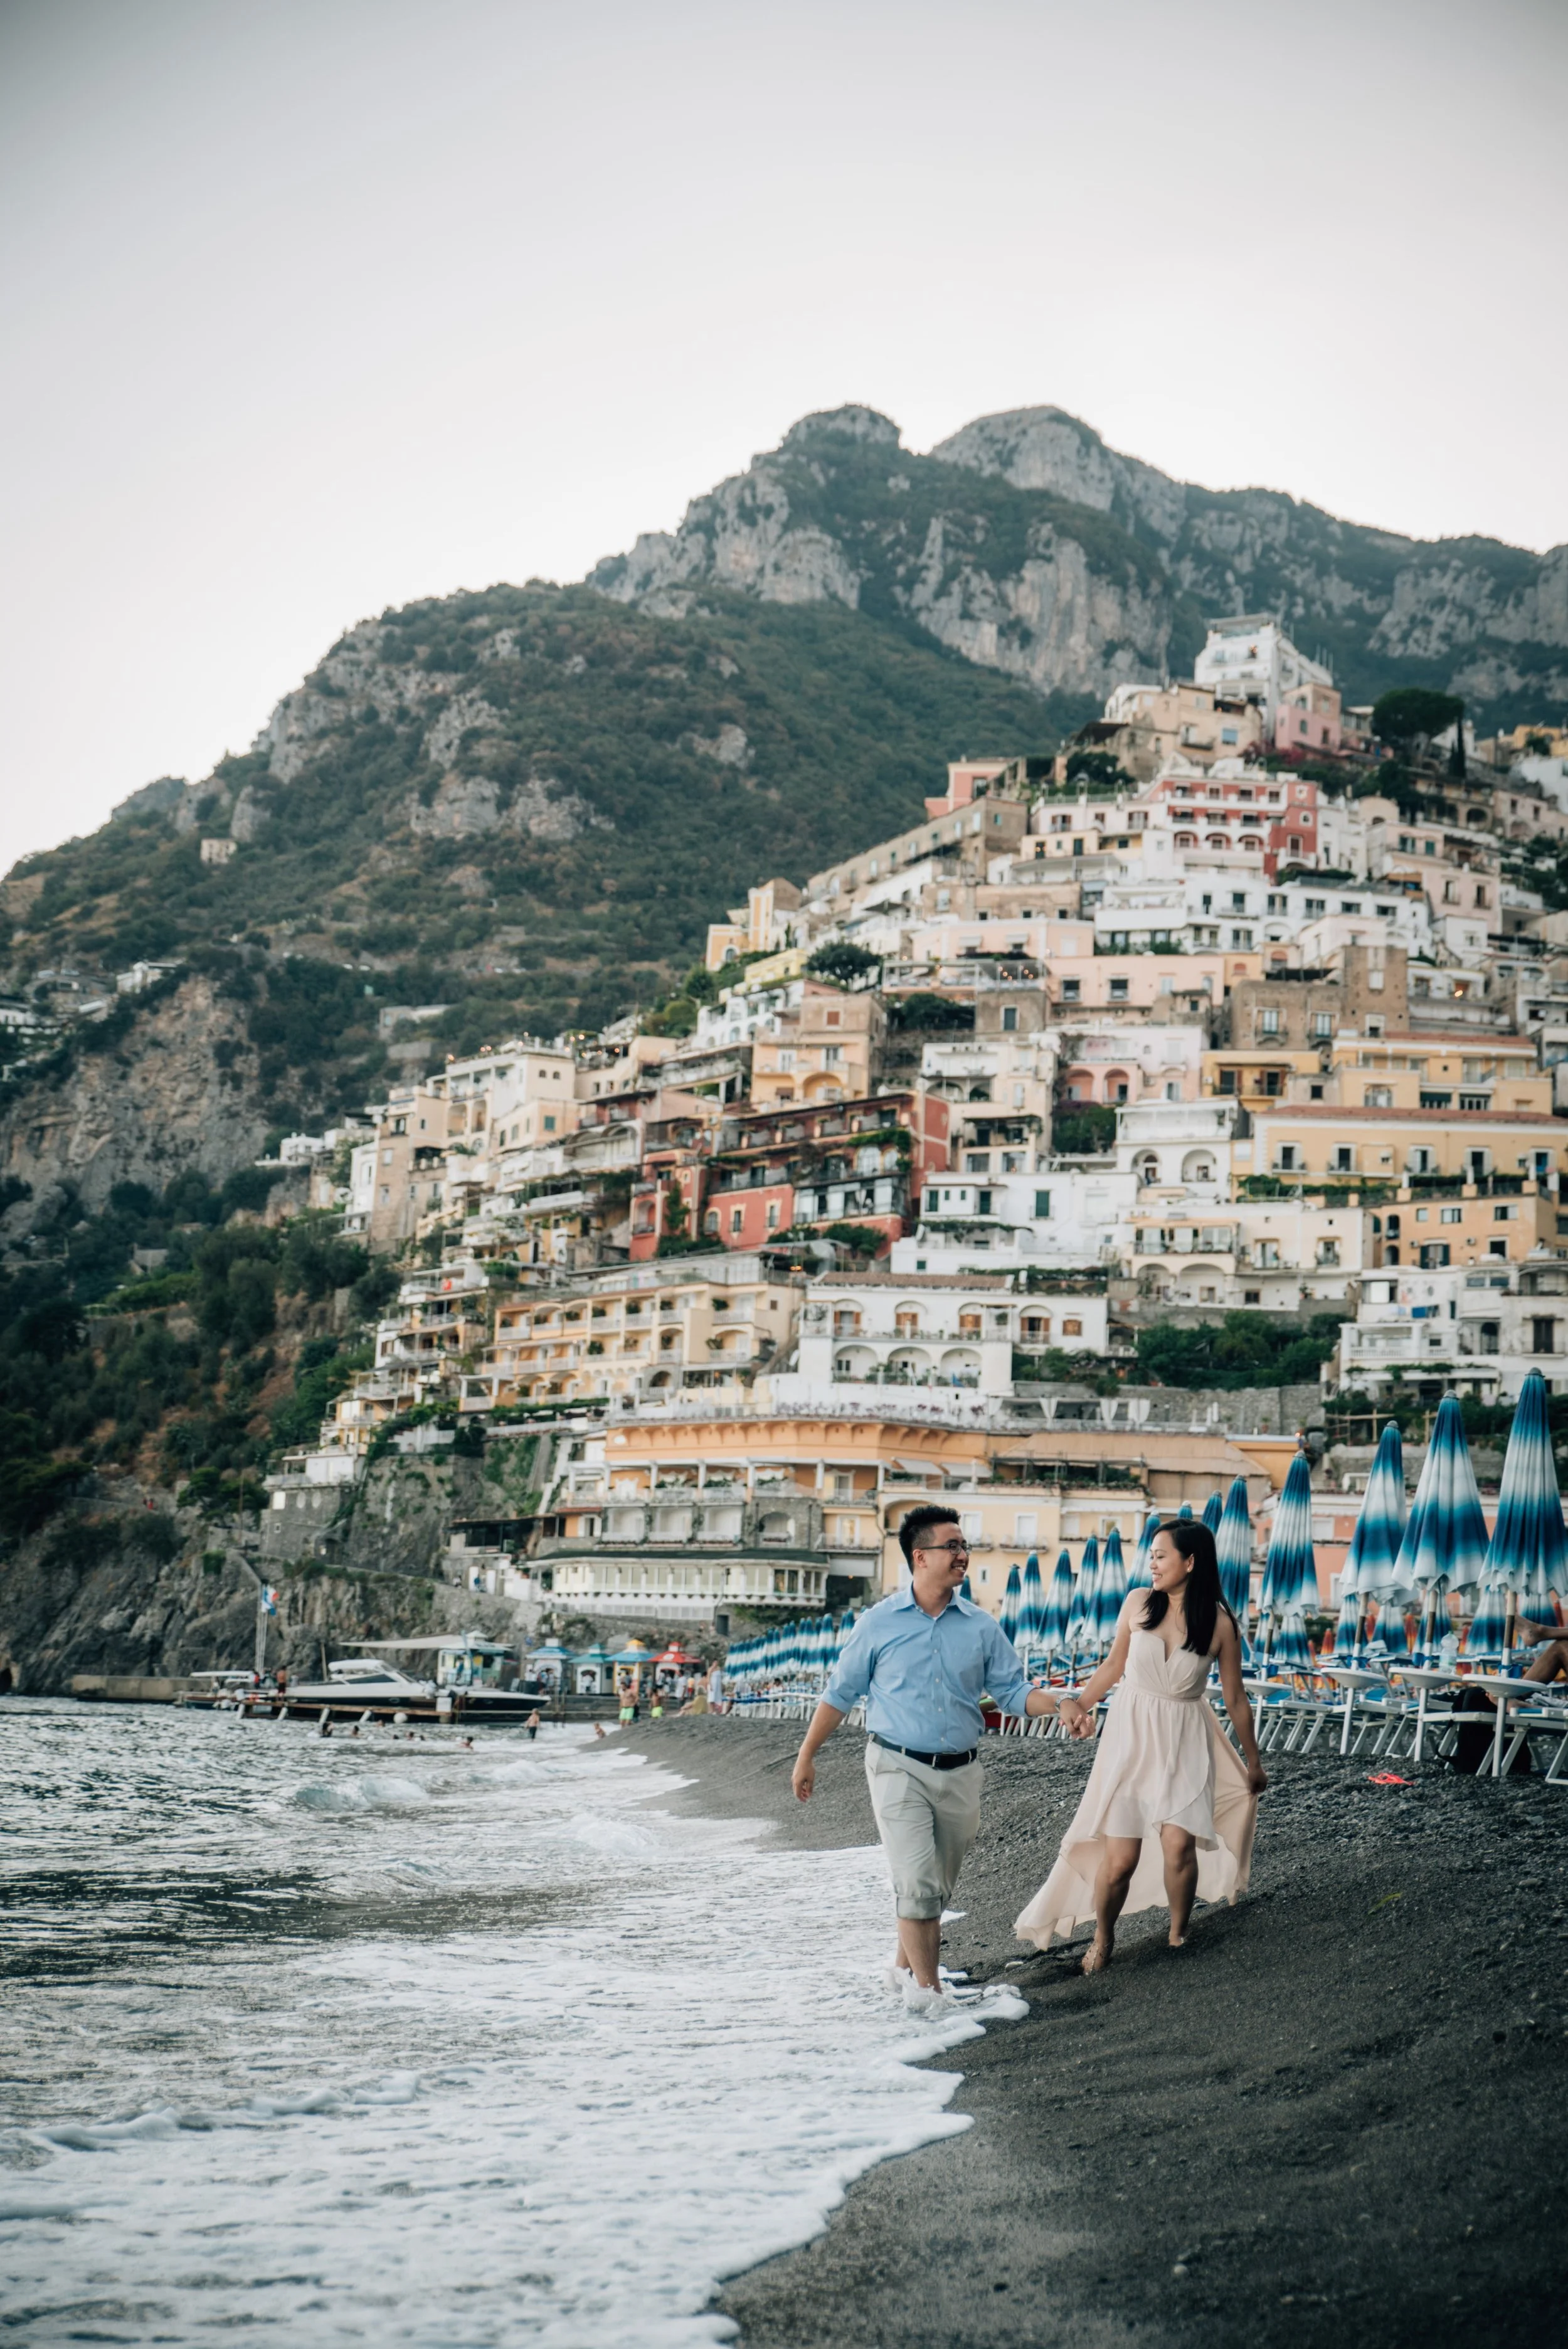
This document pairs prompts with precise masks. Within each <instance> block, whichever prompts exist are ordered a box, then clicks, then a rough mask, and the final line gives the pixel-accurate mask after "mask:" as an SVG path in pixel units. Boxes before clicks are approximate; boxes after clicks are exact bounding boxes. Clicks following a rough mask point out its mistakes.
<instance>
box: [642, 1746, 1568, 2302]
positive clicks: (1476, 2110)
mask: <svg viewBox="0 0 1568 2349" xmlns="http://www.w3.org/2000/svg"><path fill="white" fill-rule="evenodd" d="M799 1734H800V1733H799V1728H798V1727H797V1726H796V1725H794V1724H788V1723H761V1722H758V1723H748V1722H738V1721H731V1720H728V1719H725V1718H713V1717H710V1718H708V1719H706V1720H704V1719H693V1718H689V1717H688V1718H684V1719H674V1720H670V1721H665V1722H662V1723H647V1724H641V1725H639V1726H638V1727H637V1728H636V1729H634V1730H632V1731H629V1732H623V1733H621V1734H620V1736H619V1737H618V1738H617V1743H618V1744H624V1745H625V1746H626V1748H627V1749H628V1750H630V1751H632V1752H635V1753H640V1754H645V1755H646V1756H647V1758H648V1759H649V1760H650V1761H654V1760H656V1761H657V1762H658V1763H660V1764H662V1765H664V1766H665V1767H666V1768H668V1769H670V1770H672V1771H674V1772H676V1773H678V1774H679V1775H683V1776H685V1777H686V1778H687V1779H688V1780H689V1781H690V1782H691V1783H689V1784H688V1785H686V1786H685V1787H683V1788H681V1789H680V1790H679V1791H678V1793H677V1794H676V1795H673V1796H670V1797H665V1798H662V1799H661V1803H660V1807H661V1808H668V1809H671V1810H674V1811H676V1812H684V1813H687V1814H700V1815H702V1816H708V1817H751V1818H762V1819H766V1820H769V1821H770V1822H771V1823H772V1826H773V1829H774V1832H775V1834H776V1835H777V1836H779V1837H781V1838H782V1839H784V1840H786V1841H788V1842H789V1844H790V1845H792V1846H796V1847H805V1848H829V1847H841V1846H843V1845H846V1844H863V1843H869V1842H871V1841H872V1840H873V1839H874V1829H873V1827H872V1817H871V1806H870V1802H869V1799H868V1797H867V1795H866V1789H865V1779H864V1775H863V1771H862V1768H861V1740H860V1738H859V1737H858V1736H857V1735H855V1734H853V1733H849V1732H845V1731H841V1732H840V1733H839V1735H838V1737H837V1738H835V1740H834V1741H833V1743H832V1744H830V1746H829V1747H828V1748H827V1749H826V1751H825V1753H824V1754H823V1755H822V1757H821V1759H820V1763H819V1766H818V1791H817V1795H816V1796H815V1797H814V1799H813V1800H812V1801H811V1802H810V1804H799V1803H797V1802H795V1800H794V1798H793V1795H792V1794H791V1792H790V1788H789V1767H790V1764H791V1762H792V1760H793V1756H794V1753H795V1750H796V1747H797V1745H798V1744H799ZM982 1752H983V1758H984V1760H985V1811H984V1816H983V1825H982V1829H981V1837H980V1841H979V1842H978V1844H977V1845H976V1847H975V1851H974V1852H973V1853H972V1854H971V1857H970V1859H969V1862H968V1865H967V1867H966V1868H965V1874H964V1878H963V1881H962V1883H961V1884H960V1887H959V1889H958V1892H957V1895H956V1896H955V1898H956V1900H957V1903H958V1906H959V1908H960V1909H961V1910H962V1911H963V1912H964V1913H963V1914H962V1916H961V1917H960V1918H959V1920H957V1921H956V1922H954V1924H952V1925H950V1926H949V1928H948V1929H947V1932H946V1935H945V1937H944V1949H943V1957H944V1963H946V1964H948V1965H950V1966H952V1967H954V1969H959V1968H962V1969H964V1970H965V1971H967V1972H968V1973H969V1974H970V1976H971V1978H972V1979H973V1980H975V1981H985V1980H991V1979H1001V1980H1005V1981H1006V1982H1010V1983H1013V1984H1016V1986H1017V1987H1018V1988H1019V1989H1020V1990H1021V1991H1022V1992H1023V1993H1024V1995H1025V1996H1026V1998H1027V1999H1028V2001H1029V2004H1030V2012H1029V2014H1028V2016H1027V2018H1026V2020H1025V2021H1023V2022H1021V2023H1006V2024H996V2025H995V2026H994V2027H992V2028H990V2029H989V2030H988V2031H987V2033H986V2035H985V2038H984V2039H981V2040H976V2041H974V2042H971V2043H969V2044H965V2046H963V2047H961V2048H959V2049H955V2050H954V2051H953V2052H952V2053H950V2054H946V2055H944V2056H939V2057H937V2058H935V2059H934V2063H935V2065H936V2066H937V2068H940V2069H943V2070H947V2071H954V2072H957V2073H960V2074H961V2075H963V2078H962V2085H960V2087H959V2088H958V2090H957V2093H956V2095H955V2096H954V2101H953V2106H952V2109H954V2111H959V2112H964V2113H967V2114H969V2115H970V2116H972V2117H973V2120H974V2127H971V2128H970V2129H968V2130H966V2131H965V2132H964V2133H963V2134H962V2135H960V2136H956V2137H948V2138H946V2139H944V2140H942V2141H940V2142H938V2143H936V2144H934V2145H932V2146H929V2147H925V2148H924V2149H923V2150H922V2151H920V2152H918V2153H914V2154H909V2155H904V2156H902V2157H900V2158H895V2159H893V2160H890V2161H884V2162H882V2164H880V2165H879V2166H878V2167H876V2168H872V2169H871V2170H869V2171H867V2172H866V2173H865V2174H864V2175H863V2176H862V2177H861V2178H859V2179H857V2180H856V2181H855V2183H854V2184H852V2185H851V2187H850V2188H849V2189H848V2192H847V2194H846V2197H845V2199H844V2200H843V2202H842V2203H841V2205H840V2207H839V2209H837V2210H836V2211H835V2212H834V2214H833V2216H832V2218H831V2219H830V2221H829V2224H828V2226H827V2228H826V2230H824V2231H823V2232H822V2233H821V2234H820V2235H818V2236H817V2237H816V2238H815V2239H814V2240H812V2241H810V2243H807V2244H804V2245H802V2246H801V2247H800V2248H799V2249H798V2250H796V2251H789V2252H786V2253H784V2254H782V2255H781V2256H779V2258H777V2259H774V2260H770V2261H767V2262H766V2263H765V2264H764V2265H762V2266H761V2267H758V2268H754V2269H751V2270H749V2271H747V2272H746V2273H745V2274H742V2275H739V2276H737V2277H736V2278H735V2279H734V2280H733V2281H732V2282H730V2283H728V2284H727V2286H726V2288H725V2290H724V2291H723V2292H721V2294H720V2295H719V2296H718V2298H717V2301H716V2302H715V2307H716V2309H717V2312H718V2313H723V2314H725V2315H727V2316H729V2317H731V2318H732V2319H734V2320H735V2322H736V2323H738V2326H739V2339H740V2341H741V2343H742V2344H745V2349H849V2345H850V2344H866V2349H872V2344H875V2349H883V2344H891V2343H893V2342H895V2341H896V2342H897V2343H899V2344H901V2349H982V2344H984V2349H1039V2344H1047V2343H1049V2344H1054V2343H1056V2342H1057V2341H1061V2342H1063V2343H1065V2342H1067V2341H1068V2338H1069V2336H1070V2337H1071V2338H1072V2339H1073V2340H1074V2341H1075V2343H1077V2344H1079V2349H1083V2344H1089V2349H1099V2344H1100V2343H1101V2342H1102V2341H1104V2342H1109V2341H1111V2340H1112V2339H1114V2340H1116V2341H1118V2342H1128V2341H1130V2342H1135V2343H1144V2344H1156V2343H1164V2342H1177V2341H1186V2340H1187V2339H1188V2338H1191V2339H1192V2340H1193V2341H1194V2342H1195V2341H1197V2340H1198V2339H1199V2338H1200V2337H1202V2340H1203V2341H1204V2342H1205V2343H1207V2344H1215V2343H1219V2344H1231V2343H1234V2344H1237V2349H1241V2344H1243V2343H1244V2344H1247V2349H1255V2344H1260V2343H1262V2344H1274V2343H1276V2342H1277V2343H1281V2344H1283V2343H1286V2342H1288V2343H1292V2344H1312V2349H1317V2344H1322V2345H1323V2349H1329V2344H1334V2349H1343V2344H1344V2342H1345V2340H1346V2336H1347V2334H1348V2336H1349V2337H1350V2338H1352V2339H1353V2340H1355V2341H1356V2342H1357V2343H1358V2344H1367V2343H1376V2344H1405V2343H1410V2344H1416V2343H1422V2344H1426V2343H1427V2341H1428V2340H1429V2336H1430V2335H1431V2333H1432V2332H1433V2330H1434V2328H1435V2327H1447V2328H1449V2329H1451V2328H1453V2327H1455V2326H1456V2325H1462V2326H1464V2327H1465V2328H1466V2330H1467V2334H1468V2337H1469V2338H1470V2339H1471V2340H1475V2341H1480V2342H1485V2341H1490V2340H1501V2339H1503V2338H1505V2337H1506V2338H1507V2339H1508V2341H1509V2342H1510V2343H1511V2344H1518V2349H1537V2344H1539V2349H1554V2344H1556V2343H1557V2342H1559V2341H1560V2340H1561V2339H1562V2338H1563V2323H1564V2319H1563V2310H1562V2307H1561V2292H1562V2274H1561V2271H1562V2259H1561V2253H1560V2251H1559V2250H1558V2248H1557V2245H1558V2239H1559V2233H1560V2227H1561V2218H1560V2206H1561V2202H1562V2198H1563V2189H1564V2186H1565V2185H1568V2141H1565V2139H1564V2135H1563V2128H1562V2113H1563V2105H1564V2091H1565V2090H1568V1971H1565V1962H1564V1961H1568V1798H1565V1795H1564V1792H1563V1790H1562V1789H1559V1788H1555V1787H1547V1786H1544V1785H1542V1784H1541V1782H1540V1781H1539V1780H1538V1779H1537V1780H1532V1779H1530V1778H1517V1777H1516V1778H1511V1779H1505V1780H1502V1781H1500V1782H1496V1783H1494V1782H1492V1781H1491V1780H1489V1779H1470V1778H1462V1777H1457V1776H1453V1775H1449V1774H1448V1773H1446V1772H1444V1771H1442V1770H1440V1769H1438V1768H1434V1767H1431V1766H1423V1768H1422V1769H1420V1770H1419V1771H1413V1770H1410V1769H1409V1766H1408V1765H1406V1769H1405V1771H1403V1772H1402V1773H1401V1775H1408V1778H1409V1781H1410V1783H1408V1785H1398V1786H1377V1785H1371V1784H1370V1783H1369V1780H1370V1776H1371V1775H1372V1772H1371V1770H1370V1769H1369V1767H1368V1764H1367V1761H1366V1760H1365V1758H1363V1759H1362V1760H1360V1761H1359V1762H1357V1761H1356V1760H1346V1761H1341V1760H1340V1759H1339V1758H1338V1756H1337V1755H1334V1756H1330V1757H1326V1758H1322V1759H1320V1758H1319V1757H1317V1756H1310V1757H1302V1758H1297V1757H1293V1756H1290V1755H1284V1756H1277V1757H1270V1762H1269V1766H1270V1770H1271V1775H1272V1778H1273V1783H1272V1785H1271V1786H1270V1789H1269V1792H1268V1793H1267V1795H1265V1796H1264V1801H1263V1805H1262V1807H1261V1810H1260V1816H1259V1826H1258V1839H1257V1849H1256V1853H1255V1856H1254V1861H1253V1881H1252V1889H1251V1890H1250V1892H1249V1893H1248V1894H1247V1896H1246V1897H1245V1898H1244V1899H1243V1900H1242V1901H1241V1902H1239V1903H1238V1904H1237V1906H1236V1907H1235V1908H1234V1909H1224V1908H1200V1909H1198V1910H1197V1911H1196V1912H1195V1915H1194V1920H1193V1927H1192V1932H1191V1941H1190V1944H1189V1946H1188V1948H1187V1949H1186V1950H1184V1951H1181V1953H1179V1954H1178V1953H1175V1952H1172V1951H1168V1950H1167V1949H1166V1948H1165V1946H1164V1940H1165V1913H1164V1911H1163V1909H1150V1910H1146V1911H1144V1912H1141V1913H1140V1914H1139V1915H1137V1916H1133V1917H1130V1918H1128V1919H1126V1920H1124V1923H1123V1928H1122V1931H1121V1934H1120V1937H1119V1941H1118V1951H1117V1959H1116V1962H1115V1964H1114V1965H1113V1966H1112V1967H1111V1969H1110V1970H1109V1972H1108V1973H1106V1974H1105V1975H1102V1976H1100V1977H1098V1978H1096V1979H1095V1980H1094V1981H1092V1982H1090V1981H1086V1980H1085V1978H1084V1977H1083V1975H1082V1974H1081V1973H1080V1972H1079V1971H1078V1964H1077V1960H1078V1954H1079V1953H1080V1951H1081V1940H1080V1942H1079V1944H1078V1947H1076V1948H1075V1950H1074V1951H1073V1954H1072V1956H1071V1957H1066V1956H1064V1955H1061V1954H1058V1953H1057V1952H1053V1953H1052V1954H1050V1955H1046V1954H1044V1953H1040V1952H1031V1951H1028V1950H1027V1948H1026V1946H1025V1945H1022V1944H1020V1943H1018V1942H1017V1941H1016V1940H1014V1939H1013V1934H1012V1922H1013V1919H1014V1917H1015V1916H1016V1913H1017V1911H1018V1910H1019V1909H1021V1908H1022V1907H1023V1905H1024V1903H1025V1901H1026V1899H1028V1897H1029V1895H1030V1894H1031V1893H1032V1892H1033V1891H1034V1890H1035V1889H1036V1887H1037V1885H1038V1884H1039V1883H1041V1882H1042V1881H1043V1880H1044V1878H1045V1876H1046V1874H1047V1872H1048V1868H1049V1865H1050V1862H1051V1859H1052V1858H1053V1857H1054V1856H1055V1850H1056V1845H1057V1841H1058V1839H1059V1837H1060V1835H1061V1832H1062V1829H1063V1827H1064V1826H1066V1824H1067V1821H1068V1817H1069V1816H1071V1812H1072V1809H1073V1806H1075V1804H1076V1802H1077V1799H1078V1792H1079V1790H1080V1788H1081V1786H1082V1784H1083V1781H1084V1779H1085V1778H1086V1777H1087V1775H1088V1767H1089V1761H1090V1754H1089V1753H1088V1750H1087V1749H1084V1748H1079V1747H1074V1746H1069V1745H1067V1744H1058V1743H1057V1742H1056V1741H1054V1740H1053V1741H1052V1742H1050V1743H1049V1744H1046V1743H1041V1742H1038V1741H1035V1740H1032V1739H1031V1740H1022V1739H1019V1740H1011V1739H1009V1740H1006V1741H1003V1740H999V1739H987V1740H986V1741H985V1746H984V1747H983V1749H982ZM887 1914H888V1917H889V1919H890V1920H891V1917H892V1907H891V1901H890V1903H889V1906H888V1909H887ZM890 1939H891V1921H890ZM1020 1960H1021V1961H1022V1962H1021V1963H1019V1962H1016V1961H1020ZM867 1994H868V1997H870V1998H875V1999H887V1998H888V1997H889V1996H890V1993H889V1992H886V1991H885V1990H883V1989H882V1987H881V1986H880V1984H868V1988H867Z"/></svg>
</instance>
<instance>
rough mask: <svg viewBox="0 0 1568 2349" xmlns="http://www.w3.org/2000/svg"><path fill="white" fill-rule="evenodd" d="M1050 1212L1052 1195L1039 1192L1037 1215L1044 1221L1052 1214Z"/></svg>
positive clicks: (1036, 1200)
mask: <svg viewBox="0 0 1568 2349" xmlns="http://www.w3.org/2000/svg"><path fill="white" fill-rule="evenodd" d="M1050 1212H1051V1195H1050V1193H1049V1192H1048V1191H1037V1192H1036V1194H1035V1214H1036V1215H1037V1216H1038V1217H1039V1218H1040V1219H1041V1220H1042V1221H1043V1220H1044V1219H1045V1217H1046V1216H1048V1215H1049V1214H1050Z"/></svg>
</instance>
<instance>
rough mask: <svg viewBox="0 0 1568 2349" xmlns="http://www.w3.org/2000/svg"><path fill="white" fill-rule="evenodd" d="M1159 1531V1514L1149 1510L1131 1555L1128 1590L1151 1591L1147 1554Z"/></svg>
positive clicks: (1151, 1583)
mask: <svg viewBox="0 0 1568 2349" xmlns="http://www.w3.org/2000/svg"><path fill="white" fill-rule="evenodd" d="M1159 1531H1160V1512H1159V1510H1158V1509H1150V1512H1149V1515H1148V1516H1146V1517H1145V1518H1144V1520H1143V1531H1142V1532H1141V1533H1140V1535H1139V1537H1138V1547H1137V1548H1136V1549H1135V1550H1134V1551H1133V1553H1132V1570H1131V1572H1130V1574H1129V1576H1128V1578H1127V1587H1128V1588H1129V1590H1151V1589H1152V1588H1153V1587H1154V1576H1153V1572H1152V1570H1151V1568H1150V1564H1149V1553H1150V1550H1151V1549H1152V1548H1153V1547H1154V1537H1155V1535H1156V1534H1157V1533H1158V1532H1159Z"/></svg>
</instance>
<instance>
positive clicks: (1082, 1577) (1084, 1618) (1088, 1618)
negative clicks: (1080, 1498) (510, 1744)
mask: <svg viewBox="0 0 1568 2349" xmlns="http://www.w3.org/2000/svg"><path fill="white" fill-rule="evenodd" d="M1098 1581H1099V1537H1097V1536H1096V1535H1094V1534H1090V1536H1089V1537H1088V1541H1086V1542H1085V1544H1084V1546H1083V1556H1082V1557H1080V1558H1079V1560H1078V1580H1077V1581H1076V1582H1075V1583H1074V1585H1073V1605H1072V1613H1071V1615H1070V1616H1069V1618H1068V1653H1069V1655H1072V1656H1075V1657H1077V1656H1088V1655H1092V1654H1093V1652H1094V1587H1095V1584H1096V1583H1097V1582H1098Z"/></svg>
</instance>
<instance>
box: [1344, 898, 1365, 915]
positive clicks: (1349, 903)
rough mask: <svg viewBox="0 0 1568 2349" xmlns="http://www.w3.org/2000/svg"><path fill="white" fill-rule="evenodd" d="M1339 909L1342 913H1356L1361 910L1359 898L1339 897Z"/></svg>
mask: <svg viewBox="0 0 1568 2349" xmlns="http://www.w3.org/2000/svg"><path fill="white" fill-rule="evenodd" d="M1339 910H1340V912H1341V913H1342V914H1358V913H1359V912H1360V911H1361V900H1360V898H1359V897H1341V899H1340V900H1339Z"/></svg>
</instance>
